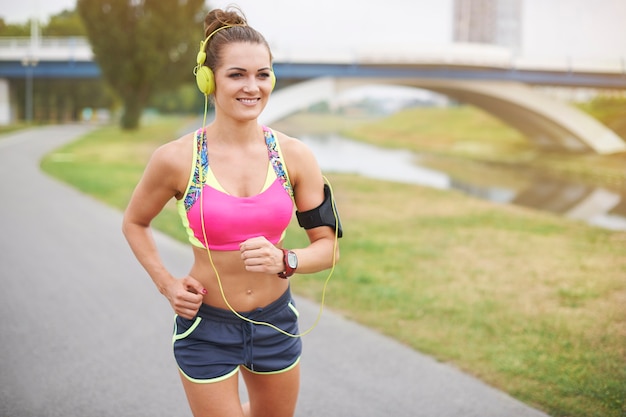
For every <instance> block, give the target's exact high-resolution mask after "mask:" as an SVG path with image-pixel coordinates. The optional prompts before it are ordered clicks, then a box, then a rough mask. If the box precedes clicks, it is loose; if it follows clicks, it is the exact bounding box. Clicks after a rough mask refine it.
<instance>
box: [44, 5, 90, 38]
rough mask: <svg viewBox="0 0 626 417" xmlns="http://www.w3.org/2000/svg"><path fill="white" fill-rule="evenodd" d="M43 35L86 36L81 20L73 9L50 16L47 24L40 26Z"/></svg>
mask: <svg viewBox="0 0 626 417" xmlns="http://www.w3.org/2000/svg"><path fill="white" fill-rule="evenodd" d="M41 34H42V35H43V36H86V32H85V26H84V25H83V21H82V20H81V18H80V16H79V15H78V13H77V12H76V11H75V10H63V11H62V12H61V13H59V14H56V15H54V16H51V17H50V21H49V22H48V24H47V25H45V26H43V27H42V30H41Z"/></svg>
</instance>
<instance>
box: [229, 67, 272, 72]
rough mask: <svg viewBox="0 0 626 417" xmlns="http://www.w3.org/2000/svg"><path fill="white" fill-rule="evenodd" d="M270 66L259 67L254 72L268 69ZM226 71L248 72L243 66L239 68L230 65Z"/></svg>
mask: <svg viewBox="0 0 626 417" xmlns="http://www.w3.org/2000/svg"><path fill="white" fill-rule="evenodd" d="M270 69H271V68H270V67H263V68H259V69H258V70H256V72H261V71H270ZM227 71H243V72H248V70H247V69H245V68H239V67H230V68H228V69H227Z"/></svg>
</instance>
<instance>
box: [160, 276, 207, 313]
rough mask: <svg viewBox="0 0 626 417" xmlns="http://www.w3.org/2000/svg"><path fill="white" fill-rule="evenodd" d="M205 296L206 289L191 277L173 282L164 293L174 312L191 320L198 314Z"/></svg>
mask: <svg viewBox="0 0 626 417" xmlns="http://www.w3.org/2000/svg"><path fill="white" fill-rule="evenodd" d="M204 294H206V289H205V288H204V287H203V286H202V284H200V282H198V281H197V280H196V279H195V278H193V277H191V276H186V277H184V278H181V279H175V280H173V281H172V282H171V283H170V284H169V285H168V286H167V287H166V288H165V291H164V295H165V297H166V298H167V299H168V301H169V302H170V304H171V305H172V308H173V309H174V312H175V313H176V314H178V315H179V316H181V317H184V318H186V319H189V320H191V319H193V318H194V317H195V316H196V314H197V313H198V310H199V309H200V305H201V304H202V296H203V295H204Z"/></svg>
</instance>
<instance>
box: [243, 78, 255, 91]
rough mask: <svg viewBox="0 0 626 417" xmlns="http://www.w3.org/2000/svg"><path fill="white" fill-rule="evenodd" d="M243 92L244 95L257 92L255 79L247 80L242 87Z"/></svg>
mask: <svg viewBox="0 0 626 417" xmlns="http://www.w3.org/2000/svg"><path fill="white" fill-rule="evenodd" d="M243 91H244V92H245V93H255V92H257V91H259V85H258V83H257V80H256V78H254V77H250V78H248V79H247V81H246V83H245V84H244V86H243Z"/></svg>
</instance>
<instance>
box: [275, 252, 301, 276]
mask: <svg viewBox="0 0 626 417" xmlns="http://www.w3.org/2000/svg"><path fill="white" fill-rule="evenodd" d="M282 251H283V264H285V271H284V272H279V273H278V276H279V277H281V278H284V279H287V278H289V277H290V276H292V275H293V273H294V272H296V268H297V267H298V256H296V253H295V252H294V251H291V250H287V249H283V250H282Z"/></svg>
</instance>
